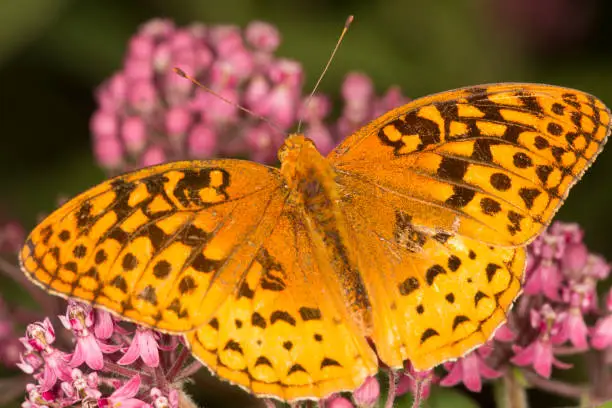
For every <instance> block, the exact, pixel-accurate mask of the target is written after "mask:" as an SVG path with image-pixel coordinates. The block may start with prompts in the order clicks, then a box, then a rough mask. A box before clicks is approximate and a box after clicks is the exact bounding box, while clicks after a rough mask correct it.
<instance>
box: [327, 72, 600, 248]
mask: <svg viewBox="0 0 612 408" xmlns="http://www.w3.org/2000/svg"><path fill="white" fill-rule="evenodd" d="M609 127H610V113H609V111H608V109H607V108H606V107H605V106H604V105H603V104H602V103H601V101H599V100H598V99H595V98H594V97H592V96H590V95H587V94H585V93H582V92H579V91H574V90H570V89H566V88H559V87H553V86H546V85H529V84H503V85H491V86H482V87H472V88H465V89H460V90H456V91H450V92H444V93H441V94H437V95H434V96H431V97H426V98H422V99H419V100H416V101H414V102H412V103H409V104H407V105H405V106H403V107H401V108H398V109H395V110H393V111H391V112H389V113H387V114H385V115H384V116H382V117H380V118H379V119H377V120H375V121H373V122H372V123H370V124H369V125H367V126H366V127H364V128H363V129H361V130H360V131H359V132H357V133H356V134H354V135H353V136H351V137H349V138H347V139H346V140H345V141H344V142H343V143H342V144H341V145H340V146H339V147H337V148H336V150H335V151H334V152H332V153H331V154H330V155H329V159H330V160H331V161H332V163H333V164H334V166H336V168H337V169H338V171H339V172H340V173H347V174H349V175H351V176H354V177H359V178H361V179H362V180H363V181H365V182H369V183H372V184H375V185H377V186H379V187H380V188H381V189H384V190H389V191H393V192H394V193H395V194H400V195H402V196H403V197H404V200H405V202H406V205H407V206H409V207H410V209H411V214H413V216H414V217H415V218H416V219H418V221H415V223H417V224H420V225H422V226H427V227H429V228H438V229H443V230H446V231H454V232H457V233H460V234H461V235H464V236H467V237H471V238H474V239H478V240H482V241H484V242H488V243H491V244H494V245H524V244H526V243H528V242H529V241H530V240H531V239H533V237H535V235H536V234H538V233H539V232H540V231H542V229H543V228H544V226H545V225H547V224H548V222H549V221H550V219H551V218H552V216H553V215H554V213H555V212H556V210H557V209H558V208H559V206H560V205H561V203H562V202H563V200H564V199H565V197H566V196H567V193H568V191H569V189H570V188H571V186H573V184H574V183H575V182H576V181H577V180H578V179H579V178H580V176H581V175H582V174H583V173H584V171H585V170H586V168H588V166H589V165H590V164H591V163H592V162H593V160H594V159H595V157H596V155H597V154H598V153H599V152H600V151H601V149H602V147H603V144H604V142H605V140H606V137H607V134H608V132H609ZM374 163H375V165H374ZM458 220H460V222H459V221H458Z"/></svg>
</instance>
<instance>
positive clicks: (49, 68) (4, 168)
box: [0, 0, 612, 259]
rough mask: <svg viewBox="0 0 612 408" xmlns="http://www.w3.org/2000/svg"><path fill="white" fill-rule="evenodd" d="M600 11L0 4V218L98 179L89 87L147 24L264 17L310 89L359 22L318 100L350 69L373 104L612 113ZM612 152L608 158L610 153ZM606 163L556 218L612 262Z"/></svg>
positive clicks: (531, 4) (600, 4)
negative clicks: (503, 98) (549, 104)
mask: <svg viewBox="0 0 612 408" xmlns="http://www.w3.org/2000/svg"><path fill="white" fill-rule="evenodd" d="M611 11H612V3H609V2H606V1H604V0H599V1H597V0H582V1H576V0H474V1H467V2H458V1H456V0H438V1H435V2H434V1H429V2H428V1H422V0H419V1H403V2H399V1H397V0H378V1H370V0H342V1H335V2H332V1H324V0H309V1H294V2H287V1H284V0H266V1H264V0H259V1H255V0H251V1H240V0H223V1H203V0H179V1H163V0H153V1H144V0H140V1H137V0H132V1H119V0H115V1H108V0H88V1H76V0H21V1H19V2H17V1H11V0H0V132H1V133H0V192H1V193H0V219H2V218H4V219H6V218H17V219H19V220H21V221H22V222H23V223H24V225H25V226H26V228H27V229H29V228H30V227H32V226H33V225H34V224H35V222H36V217H37V215H38V214H41V213H48V212H49V211H51V210H52V209H53V208H54V207H55V205H56V203H57V200H58V198H60V197H62V196H63V197H70V196H73V195H75V194H76V193H78V192H80V191H82V190H84V189H85V188H87V187H89V186H91V185H93V184H95V183H97V182H100V181H102V180H103V179H104V177H105V176H104V173H103V172H102V171H101V170H100V169H99V168H98V167H97V166H96V164H95V162H94V160H93V157H92V153H91V145H90V134H89V129H88V126H89V118H90V115H91V114H92V112H93V111H94V110H95V103H94V100H93V90H94V89H95V87H97V86H98V84H100V83H101V82H102V81H103V80H104V79H105V78H107V77H109V76H110V75H111V74H112V73H113V72H114V71H115V70H118V69H120V68H121V66H122V59H123V54H124V51H125V49H126V44H127V41H128V39H129V38H130V36H131V35H132V34H133V33H135V32H136V30H137V28H138V26H139V25H140V24H142V23H143V22H145V21H147V20H148V19H151V18H154V17H166V18H170V19H173V20H174V21H175V22H176V23H177V24H178V25H185V24H188V23H191V22H194V21H199V22H203V23H205V24H214V23H232V24H237V25H239V26H242V27H244V26H245V25H246V24H247V23H248V22H249V21H251V20H254V19H258V20H265V21H268V22H270V23H272V24H274V25H276V26H277V27H278V28H279V30H280V32H281V34H282V36H283V43H282V45H281V48H280V50H279V51H278V54H279V55H281V56H284V57H288V58H293V59H296V60H298V61H300V62H301V63H302V64H303V65H304V67H305V72H306V85H305V89H306V90H309V89H310V88H311V87H312V85H313V84H314V82H315V80H316V77H317V76H318V74H319V73H320V72H321V69H322V66H323V65H324V63H325V61H326V59H327V57H328V55H329V53H330V51H331V48H332V47H333V45H334V43H335V41H336V39H337V36H338V34H339V32H340V29H341V27H342V24H343V23H344V21H345V19H346V17H347V16H348V15H349V14H354V15H355V22H354V24H353V25H352V27H351V29H350V31H349V33H348V36H347V38H346V39H345V41H344V43H343V44H342V46H341V49H340V51H339V53H338V55H337V58H336V59H335V60H334V62H333V64H332V68H331V69H330V71H329V72H328V74H327V77H326V78H325V80H324V81H323V84H322V86H321V90H322V91H323V92H324V93H326V94H328V95H331V96H332V97H334V98H336V99H338V98H339V90H340V84H341V81H342V79H343V78H344V76H345V75H346V74H347V73H348V72H350V71H355V70H357V71H362V72H364V73H367V74H368V75H370V76H371V77H372V78H373V81H374V83H375V85H376V87H377V90H378V91H379V93H382V92H383V91H384V90H386V89H387V88H388V87H389V86H391V85H400V86H401V88H402V90H403V93H404V94H405V95H408V96H410V97H419V96H423V95H427V94H430V93H433V92H438V91H443V90H447V89H452V88H456V87H460V86H465V85H474V84H482V83H490V82H502V81H527V82H541V83H549V84H556V85H563V86H568V87H572V88H578V89H581V90H584V91H586V92H590V93H592V94H594V95H596V96H598V97H600V98H601V99H602V100H603V101H604V102H607V103H608V104H612V42H611V41H610V37H611V31H612V29H611V28H610V27H611V26H610V24H609V15H610V12H611ZM610 150H612V149H610ZM610 150H608V151H605V150H604V152H603V153H602V154H601V156H600V158H599V159H598V160H597V163H596V164H595V165H594V166H593V168H592V169H590V170H589V171H588V173H587V174H586V176H585V177H584V180H582V181H581V182H580V183H579V184H578V185H577V186H576V187H575V188H574V189H573V191H572V194H570V197H569V199H568V200H567V202H566V204H565V206H564V207H563V208H562V210H561V211H560V213H559V215H558V216H557V219H562V220H565V221H573V222H578V223H580V224H581V225H582V226H583V228H584V229H585V231H586V241H587V243H588V245H589V247H590V248H592V249H593V250H595V251H598V252H601V253H603V254H604V255H606V256H607V258H608V259H612V245H611V244H610V238H611V237H612V211H611V210H610V207H611V205H612V189H611V188H610V182H611V180H610V178H609V177H610V176H611V175H612V151H610Z"/></svg>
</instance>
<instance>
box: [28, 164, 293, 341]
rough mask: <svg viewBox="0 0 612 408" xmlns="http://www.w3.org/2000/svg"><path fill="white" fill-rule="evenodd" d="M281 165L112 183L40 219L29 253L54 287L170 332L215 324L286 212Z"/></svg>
mask: <svg viewBox="0 0 612 408" xmlns="http://www.w3.org/2000/svg"><path fill="white" fill-rule="evenodd" d="M281 186H282V179H281V176H280V174H279V172H278V171H277V170H276V169H272V168H268V167H265V166H262V165H259V164H256V163H251V162H246V161H239V160H209V161H201V162H198V161H193V162H191V161H190V162H176V163H171V164H166V165H160V166H154V167H150V168H146V169H143V170H138V171H136V172H133V173H129V174H126V175H122V176H119V177H116V178H114V179H111V180H109V181H106V182H104V183H102V184H100V185H98V186H96V187H94V188H92V189H90V190H88V191H86V192H85V193H83V194H81V195H79V196H78V197H76V198H74V199H73V200H71V201H70V202H68V203H66V204H65V205H64V206H62V207H61V208H60V209H58V210H57V211H55V212H54V213H53V214H51V215H50V216H49V217H48V218H47V219H46V220H44V221H43V222H42V223H41V224H40V225H38V226H37V227H36V228H35V229H34V231H33V232H32V233H31V234H30V236H29V237H28V239H27V241H26V244H25V246H24V248H23V249H22V252H21V254H20V259H21V264H22V267H23V270H24V271H25V273H26V275H27V276H28V277H29V278H31V279H32V280H33V281H34V282H35V283H37V284H38V285H40V286H41V287H43V288H44V289H45V290H47V291H49V292H52V293H55V294H57V295H60V296H63V297H69V298H75V299H80V300H83V301H85V302H88V303H91V304H94V305H96V306H101V307H103V308H105V309H108V310H109V311H112V312H114V313H116V314H119V315H120V316H122V317H123V318H125V319H128V320H132V321H135V322H138V323H140V324H144V325H147V326H151V327H155V328H157V329H159V330H162V331H166V332H175V333H176V332H185V331H188V330H192V329H193V328H196V327H199V326H201V325H203V324H205V323H206V322H208V321H209V319H210V317H211V315H212V314H213V313H214V312H215V311H216V309H217V308H218V306H219V305H220V304H221V303H222V301H223V300H225V299H226V297H227V296H228V295H229V294H230V293H232V292H233V291H234V289H235V287H236V286H237V285H238V282H239V281H240V279H241V278H242V276H243V275H244V274H245V272H246V267H247V266H248V265H249V264H250V263H251V261H252V259H253V258H254V257H255V255H256V250H257V248H258V246H259V245H258V244H260V243H261V242H262V240H263V238H264V237H267V236H268V235H269V234H270V232H271V231H272V229H273V228H274V225H275V224H276V221H277V218H278V216H279V215H280V213H281V211H282V209H283V206H284V202H285V200H286V192H284V190H283V189H282V188H281Z"/></svg>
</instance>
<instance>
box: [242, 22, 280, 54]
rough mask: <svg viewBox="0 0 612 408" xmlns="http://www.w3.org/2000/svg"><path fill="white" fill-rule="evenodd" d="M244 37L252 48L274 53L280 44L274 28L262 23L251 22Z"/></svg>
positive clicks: (278, 35)
mask: <svg viewBox="0 0 612 408" xmlns="http://www.w3.org/2000/svg"><path fill="white" fill-rule="evenodd" d="M245 37H246V40H247V42H248V43H249V44H250V45H252V46H253V47H254V48H257V49H259V50H262V51H266V52H274V51H275V50H276V49H277V48H278V46H279V44H280V34H279V32H278V30H277V29H276V27H274V26H273V25H271V24H268V23H264V22H262V21H253V22H251V23H250V24H249V25H248V26H247V28H246V33H245Z"/></svg>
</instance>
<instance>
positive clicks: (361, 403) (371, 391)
mask: <svg viewBox="0 0 612 408" xmlns="http://www.w3.org/2000/svg"><path fill="white" fill-rule="evenodd" d="M379 397H380V384H379V383H378V380H377V379H376V377H368V378H366V380H365V381H364V382H363V384H361V385H360V386H359V388H357V389H356V390H355V391H353V400H354V401H355V404H356V405H357V406H358V407H364V408H367V407H373V406H374V405H375V404H376V401H377V400H378V398H379Z"/></svg>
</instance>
